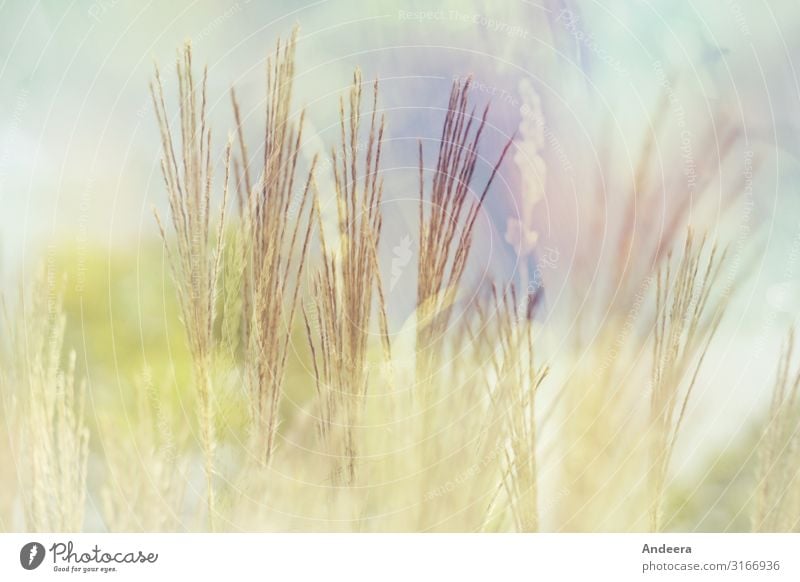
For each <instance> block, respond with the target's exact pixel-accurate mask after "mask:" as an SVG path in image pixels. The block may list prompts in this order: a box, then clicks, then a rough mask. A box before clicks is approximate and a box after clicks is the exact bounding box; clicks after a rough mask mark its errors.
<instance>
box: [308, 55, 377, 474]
mask: <svg viewBox="0 0 800 582" xmlns="http://www.w3.org/2000/svg"><path fill="white" fill-rule="evenodd" d="M361 91H362V81H361V71H360V70H358V69H356V71H355V73H354V75H353V85H352V87H351V88H350V92H349V98H348V107H347V109H345V104H344V98H341V99H340V101H339V129H340V139H341V144H340V151H339V153H337V151H336V148H333V149H332V152H331V161H332V166H333V173H334V183H335V194H336V196H335V197H336V204H337V218H338V220H337V222H338V227H339V233H338V234H339V241H338V243H339V247H338V257H337V256H335V253H334V252H333V251H332V249H330V248H329V246H328V244H327V242H326V240H325V234H324V232H323V225H322V218H321V212H320V209H319V205H318V203H317V204H316V208H315V212H316V215H317V220H318V223H319V231H320V242H321V246H322V261H323V266H322V267H321V268H320V269H319V270H318V271H317V273H315V275H314V277H313V280H312V283H311V295H312V298H313V301H314V305H315V310H314V311H315V315H316V321H309V317H308V313H307V312H306V310H305V309H304V310H303V317H304V321H305V327H306V333H307V335H308V341H309V345H310V349H311V353H312V359H313V366H314V376H315V382H316V388H317V398H318V401H319V407H320V409H319V431H320V436H321V438H322V441H323V443H324V444H325V446H326V448H327V451H326V452H327V454H328V455H330V456H331V458H332V461H333V462H334V469H333V479H334V482H336V483H343V484H352V483H354V481H355V479H356V465H357V462H358V451H357V437H356V435H354V429H355V428H356V427H357V426H358V425H359V424H360V418H361V413H362V408H363V405H364V396H365V395H366V391H367V369H366V368H367V366H366V364H367V340H368V337H369V333H370V315H371V311H372V303H373V293H374V290H375V289H376V288H377V291H378V293H377V295H378V303H379V306H378V309H379V312H380V326H381V329H382V333H381V335H382V340H383V345H384V349H385V350H386V352H387V355H388V349H389V344H388V334H387V333H386V309H385V305H384V295H383V292H382V284H381V278H380V273H379V271H378V261H377V258H376V257H377V248H378V244H379V242H380V236H381V225H382V217H381V209H380V205H381V199H382V196H383V178H381V177H379V175H378V174H379V171H380V161H381V148H382V144H383V131H384V117H383V115H381V116H380V119H378V112H377V106H378V82H377V80H376V81H375V83H374V84H373V91H372V112H371V114H369V115H370V121H369V134H368V137H367V144H366V148H365V150H364V162H363V166H362V164H361V163H360V162H359V159H358V157H359V156H358V153H359V151H360V150H361V144H360V132H361V117H362V114H361Z"/></svg>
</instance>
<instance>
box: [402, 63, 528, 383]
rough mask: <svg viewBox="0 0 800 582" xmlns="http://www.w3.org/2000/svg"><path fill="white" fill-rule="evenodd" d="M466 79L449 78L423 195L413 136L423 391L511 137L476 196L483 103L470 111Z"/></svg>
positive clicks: (421, 160)
mask: <svg viewBox="0 0 800 582" xmlns="http://www.w3.org/2000/svg"><path fill="white" fill-rule="evenodd" d="M470 84H471V78H467V79H466V80H460V79H458V80H455V81H453V86H452V89H451V91H450V101H449V103H448V106H447V114H446V116H445V120H444V125H443V127H442V134H441V137H440V139H439V153H438V157H437V161H436V168H435V170H434V171H433V178H432V183H431V187H430V191H429V193H428V194H427V195H426V193H425V189H426V188H425V163H424V155H423V148H422V141H420V142H419V268H418V275H417V331H416V346H417V383H418V385H419V386H418V388H419V389H420V390H421V391H422V393H423V395H425V392H426V389H425V387H426V386H427V385H428V384H430V382H431V381H432V380H433V379H432V377H431V375H432V374H433V373H434V372H435V364H436V363H437V362H440V361H441V357H442V345H443V342H444V339H443V338H444V334H445V332H446V330H447V328H448V325H449V322H450V318H451V314H452V310H453V304H454V302H455V299H456V297H455V296H456V294H457V292H458V288H459V284H460V283H461V279H462V277H463V275H464V271H465V269H466V266H467V260H468V258H469V253H470V249H471V247H472V237H473V232H474V229H475V221H476V220H477V218H478V214H479V212H480V209H481V207H482V205H483V202H484V200H485V199H486V195H487V194H488V193H489V188H490V187H491V185H492V182H493V181H494V178H495V176H496V175H497V171H498V169H499V168H500V165H501V164H502V162H503V159H504V158H505V156H506V153H507V152H508V150H509V148H510V147H511V144H512V142H513V137H512V138H511V139H510V140H509V141H508V142H507V143H506V145H505V147H504V148H503V150H502V152H501V154H500V157H499V159H498V160H497V162H496V163H495V165H494V167H493V168H492V171H491V175H490V176H489V178H488V180H487V181H486V183H485V184H484V186H483V189H482V190H480V193H479V194H477V196H476V195H475V194H476V193H475V192H474V191H473V190H472V187H473V177H474V174H475V169H476V166H477V159H478V146H479V144H480V140H481V135H482V134H483V131H484V128H485V126H486V118H487V115H488V113H489V105H488V104H487V105H486V106H485V107H484V109H483V113H482V114H481V116H480V117H476V115H475V107H474V106H472V107H470V104H469V93H470ZM424 398H427V396H424Z"/></svg>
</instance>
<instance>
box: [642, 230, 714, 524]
mask: <svg viewBox="0 0 800 582" xmlns="http://www.w3.org/2000/svg"><path fill="white" fill-rule="evenodd" d="M705 244H706V239H705V237H703V239H702V240H701V241H700V242H699V243H697V242H696V241H695V237H694V234H693V232H692V231H691V229H690V230H689V231H688V232H687V234H686V241H685V243H684V247H683V256H682V257H681V259H680V260H679V261H678V264H677V267H676V269H675V271H674V272H673V271H672V257H671V254H670V255H668V257H667V262H666V265H665V267H664V268H663V269H662V270H659V272H658V274H657V278H656V317H655V326H654V330H653V338H654V341H653V363H652V375H651V392H650V423H651V426H650V429H649V437H650V442H649V450H650V460H649V462H650V468H649V471H648V489H649V492H650V496H651V497H650V507H649V517H650V529H651V530H652V531H656V532H657V531H660V529H661V526H662V523H661V510H662V502H663V497H664V489H665V487H666V482H667V474H668V470H669V465H670V460H671V458H672V453H673V451H674V449H675V443H676V441H677V439H678V436H679V435H680V430H681V427H682V425H683V421H684V420H685V418H686V411H687V407H688V404H689V400H690V399H691V396H692V391H693V389H694V386H695V384H696V382H697V376H698V373H699V372H700V368H701V366H702V364H703V360H704V358H705V355H706V353H707V351H708V347H709V344H710V343H711V340H712V339H713V338H714V335H715V334H716V331H717V329H718V327H719V323H720V321H721V319H722V315H723V313H724V310H725V307H726V305H727V299H726V298H723V299H722V300H721V301H719V302H717V303H716V304H714V305H710V304H709V297H710V295H711V292H712V290H713V288H714V283H715V281H716V280H717V277H718V275H719V272H720V267H721V265H722V264H723V262H724V260H725V252H724V251H723V252H722V253H720V254H719V256H718V254H717V246H716V244H715V245H713V246H712V247H711V250H710V251H709V252H708V253H707V254H706V252H705ZM706 255H707V256H706ZM704 258H705V260H704ZM709 309H710V310H711V312H710V313H708V310H709Z"/></svg>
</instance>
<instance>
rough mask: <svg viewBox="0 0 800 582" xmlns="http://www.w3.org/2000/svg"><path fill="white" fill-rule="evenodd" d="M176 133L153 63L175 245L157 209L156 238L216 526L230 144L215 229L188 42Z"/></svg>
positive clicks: (207, 145)
mask: <svg viewBox="0 0 800 582" xmlns="http://www.w3.org/2000/svg"><path fill="white" fill-rule="evenodd" d="M176 68H177V76H178V99H179V113H180V122H179V135H180V141H179V143H178V144H177V145H176V144H175V140H174V138H173V135H172V128H171V127H170V116H169V113H168V111H167V107H166V103H165V99H164V88H163V85H162V82H161V75H160V72H159V70H158V67H156V69H155V79H154V82H152V83H151V85H150V90H151V94H152V97H153V104H154V107H155V112H156V118H157V120H158V127H159V129H160V132H161V145H162V150H163V158H162V161H161V172H162V175H163V178H164V183H165V185H166V189H167V194H168V200H169V209H170V218H171V221H170V222H171V225H172V230H173V234H174V237H175V241H174V243H171V241H170V239H171V237H168V236H167V232H166V228H165V226H164V223H163V221H162V220H161V218H160V216H159V214H158V212H157V211H155V216H156V221H157V222H158V227H159V231H160V234H161V238H162V240H163V243H164V248H165V249H166V253H167V258H168V262H169V266H170V269H171V272H172V277H173V279H174V282H175V288H176V292H177V296H178V303H179V305H180V310H181V317H182V321H183V325H184V328H185V331H186V337H187V340H188V343H189V349H190V352H191V356H192V362H193V369H194V381H195V388H196V394H197V402H198V410H197V417H198V423H199V430H200V441H201V448H202V451H203V458H204V467H205V475H206V488H207V491H206V499H207V508H208V519H209V525H210V527H211V529H212V530H213V528H214V513H215V496H214V470H215V469H214V454H215V453H214V451H215V448H216V440H217V439H216V434H215V414H214V402H213V381H212V374H213V369H214V331H213V330H214V322H215V312H216V303H217V292H218V278H219V277H218V276H219V272H220V264H221V257H222V255H223V242H224V239H223V233H224V226H225V207H226V204H227V198H228V178H229V170H230V159H231V143H230V141H229V142H228V145H227V148H226V153H225V159H224V168H225V170H224V171H225V177H224V181H223V188H222V203H221V207H220V211H219V220H218V225H217V227H216V232H214V229H213V228H212V225H211V215H212V214H213V211H212V207H211V206H212V202H211V198H212V195H211V190H212V187H211V186H212V181H213V163H212V157H211V128H210V127H209V126H208V124H207V119H206V105H207V95H206V89H207V79H208V70H207V69H205V70H204V71H203V78H202V80H201V81H200V83H199V84H197V83H196V81H195V78H194V73H193V71H192V50H191V46H190V45H189V44H186V46H185V47H184V49H183V52H182V53H181V54H179V56H178V60H177V67H176Z"/></svg>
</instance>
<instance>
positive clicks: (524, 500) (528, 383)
mask: <svg viewBox="0 0 800 582" xmlns="http://www.w3.org/2000/svg"><path fill="white" fill-rule="evenodd" d="M491 301H492V304H491V312H490V313H487V312H486V311H485V310H484V309H483V308H481V309H479V315H478V322H479V325H480V328H479V330H477V332H474V333H472V335H471V337H472V338H473V341H474V342H475V343H476V344H480V343H481V342H489V341H492V342H494V343H495V344H497V345H489V346H486V347H487V348H488V361H489V366H490V369H491V371H492V372H493V378H494V382H493V384H494V387H493V388H492V389H491V390H490V393H489V395H490V398H491V403H492V407H493V408H494V409H496V410H497V413H498V414H499V416H500V418H501V419H502V421H501V422H502V425H503V431H504V432H503V445H504V446H503V452H502V456H503V468H502V489H503V491H504V492H505V495H506V497H507V503H508V506H509V508H510V510H511V516H512V518H513V521H514V526H515V528H516V529H517V531H525V532H534V531H538V530H539V510H538V485H539V484H538V476H537V462H536V447H537V427H536V417H535V400H536V393H537V390H538V389H539V386H540V385H541V383H542V381H543V380H544V378H545V376H546V375H547V368H546V367H541V366H538V365H537V364H536V351H535V350H534V338H533V325H532V319H533V318H532V317H531V315H532V313H531V310H532V309H533V301H534V299H533V297H530V296H529V297H526V298H525V300H524V303H521V302H519V301H518V298H517V292H516V289H515V287H514V285H511V287H510V289H509V290H508V291H504V292H503V293H502V294H500V293H498V291H497V286H496V285H495V284H494V283H492V295H491Z"/></svg>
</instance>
